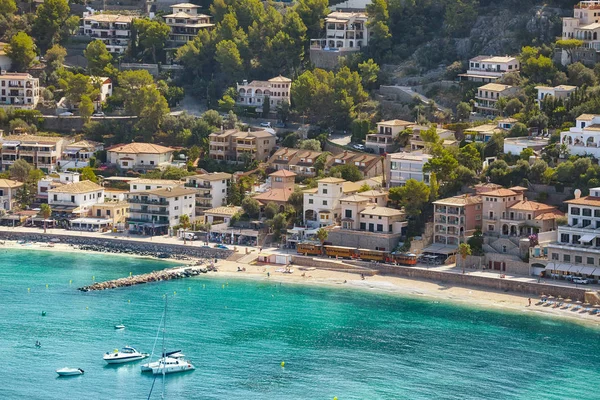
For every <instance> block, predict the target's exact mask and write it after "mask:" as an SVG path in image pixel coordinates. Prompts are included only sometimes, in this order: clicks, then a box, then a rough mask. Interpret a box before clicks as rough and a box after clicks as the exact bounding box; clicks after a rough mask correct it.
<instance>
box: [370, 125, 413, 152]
mask: <svg viewBox="0 0 600 400" xmlns="http://www.w3.org/2000/svg"><path fill="white" fill-rule="evenodd" d="M412 125H414V123H412V122H408V121H403V120H401V119H392V120H389V121H381V122H378V123H377V133H371V134H368V135H367V137H366V139H365V147H366V148H368V149H373V151H374V152H375V154H384V153H387V152H388V151H390V150H391V149H392V148H393V147H394V139H395V138H396V137H398V134H399V133H400V132H402V131H403V130H404V129H406V128H408V127H410V126H412Z"/></svg>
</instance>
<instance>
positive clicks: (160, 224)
mask: <svg viewBox="0 0 600 400" xmlns="http://www.w3.org/2000/svg"><path fill="white" fill-rule="evenodd" d="M195 199H196V192H195V191H194V190H193V189H190V188H185V187H183V186H177V187H172V188H171V187H166V188H162V189H155V190H148V191H142V192H135V193H129V195H128V197H127V202H128V203H129V219H128V221H127V222H128V224H129V230H130V231H134V232H139V233H143V234H148V235H155V234H164V233H167V232H169V229H170V228H173V227H175V226H177V225H179V223H180V222H179V219H180V218H181V216H182V215H184V214H185V215H187V216H188V217H189V220H190V222H192V221H194V220H195V217H196V208H195Z"/></svg>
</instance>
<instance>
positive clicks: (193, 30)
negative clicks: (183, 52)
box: [163, 3, 215, 46]
mask: <svg viewBox="0 0 600 400" xmlns="http://www.w3.org/2000/svg"><path fill="white" fill-rule="evenodd" d="M200 8H201V7H200V6H197V5H195V4H190V3H179V4H174V5H172V6H171V14H167V15H163V18H164V19H165V23H166V24H167V25H168V26H169V29H171V33H170V34H169V40H170V41H171V42H174V43H175V44H176V45H178V46H181V45H183V44H185V43H187V42H189V41H192V40H194V38H195V37H196V36H197V35H198V32H200V31H201V30H204V29H207V30H208V29H212V28H213V27H214V26H215V24H213V23H211V22H210V18H211V17H210V16H209V15H205V14H199V13H198V10H199V9H200Z"/></svg>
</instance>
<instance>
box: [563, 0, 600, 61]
mask: <svg viewBox="0 0 600 400" xmlns="http://www.w3.org/2000/svg"><path fill="white" fill-rule="evenodd" d="M598 10H600V1H598V0H592V1H580V2H578V3H577V4H575V5H574V6H573V16H572V17H564V18H563V19H562V39H563V40H568V39H579V40H582V41H583V46H582V47H581V48H579V49H574V50H572V51H570V52H567V50H562V53H561V62H562V64H563V65H567V64H570V63H572V62H577V61H581V62H582V63H584V64H587V65H588V66H591V67H593V66H594V65H595V64H596V63H597V62H598V61H599V59H600V58H599V56H598V54H599V53H600V38H599V36H600V13H598Z"/></svg>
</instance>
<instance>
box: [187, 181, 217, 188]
mask: <svg viewBox="0 0 600 400" xmlns="http://www.w3.org/2000/svg"><path fill="white" fill-rule="evenodd" d="M184 186H185V187H190V188H196V189H210V188H211V186H210V183H194V182H187V183H185V184H184Z"/></svg>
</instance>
